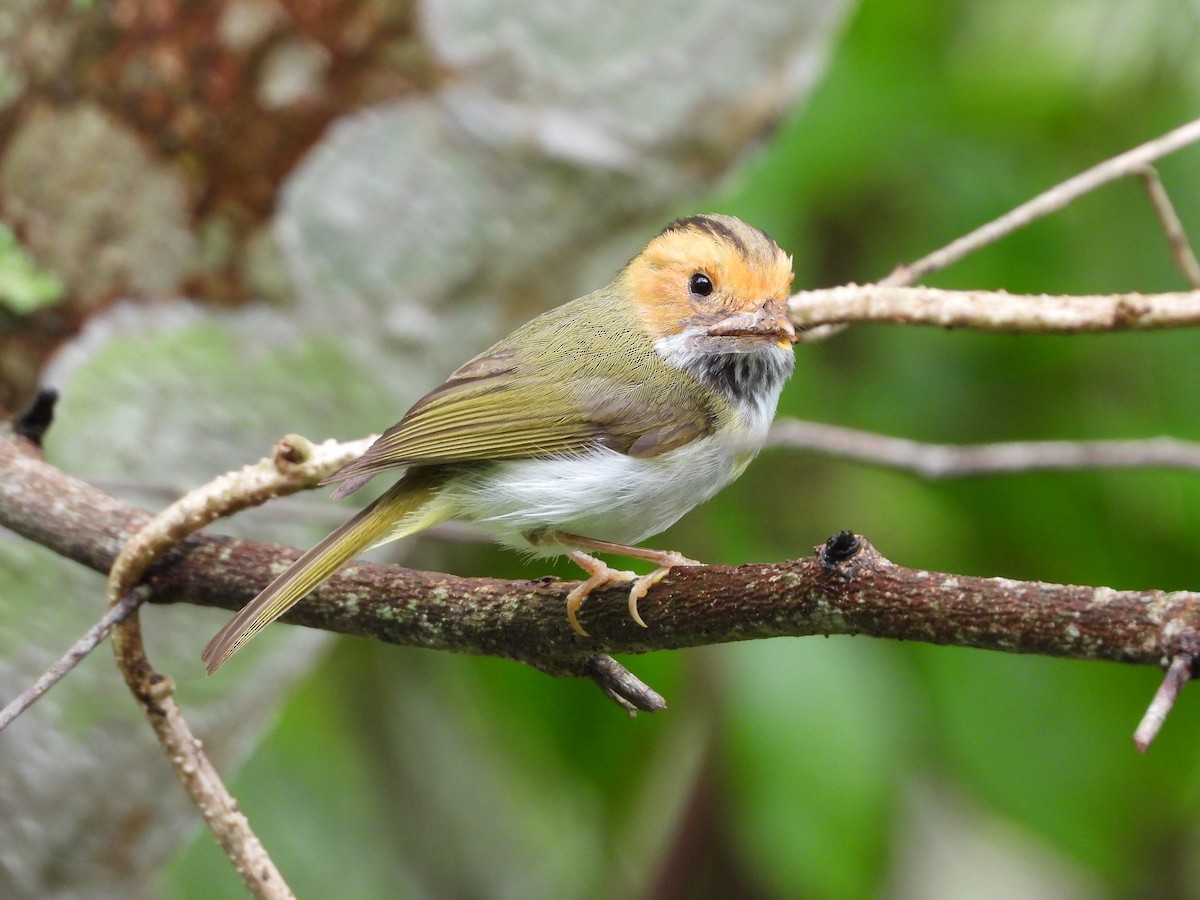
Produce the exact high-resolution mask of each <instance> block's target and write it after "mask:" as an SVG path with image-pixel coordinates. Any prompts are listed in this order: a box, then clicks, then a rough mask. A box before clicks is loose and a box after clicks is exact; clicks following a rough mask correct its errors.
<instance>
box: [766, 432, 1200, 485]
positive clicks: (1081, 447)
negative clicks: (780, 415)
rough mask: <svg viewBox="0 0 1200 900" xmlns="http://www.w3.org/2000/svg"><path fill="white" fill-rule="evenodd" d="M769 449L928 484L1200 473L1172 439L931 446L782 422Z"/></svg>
mask: <svg viewBox="0 0 1200 900" xmlns="http://www.w3.org/2000/svg"><path fill="white" fill-rule="evenodd" d="M767 446H768V447H787V448H789V449H793V450H813V451H816V452H818V453H825V454H828V455H830V456H836V457H841V458H843V459H852V460H856V461H858V462H863V463H869V464H872V465H880V466H888V467H891V468H894V469H903V470H905V471H909V472H915V473H917V474H918V475H922V476H924V477H925V478H960V477H963V476H968V475H987V474H997V473H1001V472H1033V471H1038V470H1043V471H1044V470H1048V469H1049V470H1062V469H1067V470H1075V469H1123V468H1143V469H1148V468H1171V469H1200V443H1194V442H1192V441H1184V440H1180V439H1178V438H1171V437H1155V438H1147V439H1145V440H1127V441H1004V442H998V443H994V444H932V443H925V442H923V441H914V440H909V439H908V438H899V437H890V436H888V435H884V434H877V433H876V432H873V431H860V430H858V429H856V428H845V427H842V426H840V425H826V424H823V423H819V422H803V421H801V420H799V419H779V420H777V421H776V422H775V424H774V425H773V426H772V427H771V433H770V435H769V436H768V437H767Z"/></svg>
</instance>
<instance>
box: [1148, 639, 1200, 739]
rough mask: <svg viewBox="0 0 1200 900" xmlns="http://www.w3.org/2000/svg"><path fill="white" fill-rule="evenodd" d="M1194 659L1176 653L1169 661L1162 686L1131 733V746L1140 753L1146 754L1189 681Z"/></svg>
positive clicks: (1188, 655)
mask: <svg viewBox="0 0 1200 900" xmlns="http://www.w3.org/2000/svg"><path fill="white" fill-rule="evenodd" d="M1195 659H1196V658H1195V655H1194V654H1192V653H1178V654H1176V655H1175V656H1174V657H1173V658H1172V659H1171V665H1170V666H1168V667H1167V673H1166V675H1164V676H1163V682H1162V684H1161V685H1159V688H1158V690H1157V691H1156V692H1155V694H1154V699H1153V700H1151V701H1150V707H1149V709H1147V710H1146V715H1144V716H1143V717H1142V721H1141V722H1140V723H1139V724H1138V727H1137V730H1136V731H1135V732H1134V733H1133V744H1134V746H1135V747H1137V748H1138V750H1140V751H1141V752H1142V753H1145V752H1146V750H1147V748H1149V746H1150V743H1151V742H1152V741H1153V740H1154V739H1155V738H1156V737H1157V736H1158V732H1159V729H1161V728H1162V726H1163V722H1165V721H1166V719H1167V713H1169V712H1170V711H1171V709H1172V708H1173V707H1174V706H1175V701H1176V700H1177V699H1178V697H1179V693H1180V691H1182V690H1183V688H1184V685H1186V684H1187V683H1188V681H1189V680H1190V679H1191V677H1192V664H1193V663H1194V662H1195Z"/></svg>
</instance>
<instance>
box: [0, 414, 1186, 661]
mask: <svg viewBox="0 0 1200 900" xmlns="http://www.w3.org/2000/svg"><path fill="white" fill-rule="evenodd" d="M148 518H149V513H147V512H145V511H143V510H140V509H137V508H136V507H133V506H131V505H129V504H127V503H124V502H122V501H120V500H117V499H115V498H113V497H111V496H109V495H107V494H105V493H104V492H102V491H100V490H98V489H96V488H94V487H92V486H90V485H88V484H86V483H84V482H82V481H80V480H78V479H76V478H72V477H71V476H69V475H67V474H65V473H63V472H61V471H60V470H58V469H56V468H55V467H54V466H52V465H50V464H48V463H46V462H45V461H44V460H42V459H41V457H40V455H39V452H38V450H37V448H36V447H35V446H34V445H32V444H31V443H29V442H28V441H26V440H23V439H21V438H19V437H16V436H15V435H13V434H12V433H11V432H8V433H6V434H5V435H4V436H3V437H2V438H0V525H3V526H5V527H7V528H10V529H11V530H13V531H15V532H17V533H19V534H21V535H23V536H25V537H27V538H28V539H30V540H33V541H35V542H37V543H39V544H42V545H44V546H46V547H48V548H50V549H51V550H53V551H55V552H57V553H59V554H61V555H63V556H66V557H69V558H71V559H74V560H76V561H78V562H81V563H83V564H84V565H87V566H89V567H91V568H93V569H96V570H97V571H100V572H104V571H107V569H108V568H109V567H110V566H111V565H112V563H113V560H114V559H115V558H116V555H117V553H118V552H119V550H120V548H121V546H122V544H123V543H124V542H125V541H126V540H127V539H128V538H129V536H130V535H131V534H132V533H133V532H134V531H136V530H137V529H138V528H139V527H141V525H143V524H144V523H145V522H146V521H147V520H148ZM297 556H298V551H295V550H291V549H286V548H282V547H278V546H273V545H268V544H263V543H259V542H255V541H247V540H238V539H234V538H229V537H221V536H215V535H204V534H200V535H194V536H192V537H189V538H188V539H186V540H185V541H184V543H183V544H182V545H181V546H180V547H179V548H177V549H176V550H173V551H171V552H170V553H169V554H168V555H167V556H166V557H165V558H164V559H163V561H162V562H160V563H158V564H156V565H155V566H154V567H152V568H151V569H150V571H149V572H148V573H147V576H146V580H145V582H144V587H145V588H146V589H147V590H148V591H149V596H150V599H151V601H152V602H167V603H169V602H180V601H186V602H191V603H196V604H200V605H205V606H217V607H222V608H224V609H230V610H233V609H238V608H240V607H241V606H242V605H243V604H245V603H246V602H247V601H248V600H250V599H251V598H252V597H253V596H254V595H255V594H256V593H257V592H258V591H259V590H260V589H261V587H262V586H263V585H264V584H266V583H267V582H268V581H270V579H271V578H273V577H274V576H275V575H276V574H278V573H279V572H280V571H282V569H283V567H284V566H286V565H287V564H288V563H290V562H291V561H292V560H294V559H295V558H296V557H297ZM571 586H572V584H571V583H568V582H559V581H554V580H547V579H537V580H533V581H501V580H496V579H486V578H459V577H456V576H453V575H445V574H439V573H430V572H418V571H413V570H410V569H404V568H401V567H398V566H385V565H375V564H362V565H354V566H350V567H348V568H346V569H344V570H343V571H342V572H341V573H339V574H338V575H336V576H335V577H334V578H332V579H330V581H329V582H328V583H326V584H325V585H324V586H323V587H322V588H320V589H319V590H318V591H317V592H316V593H315V594H314V595H313V596H312V597H310V598H309V599H307V600H306V601H304V602H302V603H300V604H299V605H298V606H297V607H296V608H295V609H294V610H293V611H292V612H291V613H290V614H289V615H288V616H287V617H286V621H289V622H292V623H295V624H301V625H308V626H311V627H316V628H323V629H326V630H330V631H336V632H341V633H344V634H354V635H359V636H363V637H369V638H374V639H376V640H382V641H386V642H389V643H395V644H406V645H411V646H419V647H426V648H430V649H439V650H449V651H453V652H459V653H471V654H486V655H492V656H500V657H507V658H510V659H516V660H520V661H523V662H526V663H529V664H530V665H533V666H536V667H537V668H539V669H541V670H543V671H546V672H549V673H552V674H557V675H572V676H583V677H592V678H594V677H595V675H596V673H595V672H593V671H591V670H590V669H589V665H590V663H589V662H588V661H589V660H591V659H592V658H593V657H594V656H595V655H596V654H609V653H644V652H648V651H651V650H669V649H678V648H683V647H694V646H701V645H706V644H717V643H724V642H728V641H739V640H749V639H754V638H766V637H777V636H784V635H793V636H798V635H811V634H825V635H831V634H864V635H871V636H875V637H883V638H894V639H901V640H917V641H926V642H931V643H937V644H953V645H958V646H968V647H983V648H989V649H994V650H1004V651H1008V652H1017V653H1039V654H1046V655H1052V656H1063V657H1073V658H1079V659H1106V660H1116V661H1121V662H1129V663H1139V664H1146V665H1154V666H1163V665H1166V663H1167V662H1168V661H1169V660H1170V659H1172V658H1173V657H1175V656H1176V655H1177V654H1178V653H1179V652H1184V651H1190V650H1191V649H1193V648H1194V647H1195V645H1196V641H1197V632H1198V630H1200V595H1198V594H1195V593H1191V592H1163V591H1154V590H1149V591H1114V590H1111V589H1109V588H1102V587H1078V586H1069V585H1057V584H1043V583H1039V582H1021V581H1010V580H1007V579H1001V578H976V577H971V576H963V575H950V574H943V573H937V572H927V571H921V570H916V569H909V568H905V567H903V566H897V565H895V564H893V563H891V562H889V561H888V560H887V559H885V558H883V557H882V556H881V555H880V554H879V553H878V552H876V551H875V549H874V548H873V547H871V546H870V545H869V544H868V543H867V542H866V541H865V540H863V539H861V538H858V537H856V536H853V535H837V536H835V537H834V538H831V539H830V541H829V542H827V544H826V545H825V547H823V548H821V549H820V551H819V552H818V553H816V554H815V555H813V556H809V557H806V558H802V559H797V560H792V561H788V562H782V563H775V564H771V565H745V566H737V567H725V566H708V567H699V568H681V569H677V570H676V571H674V572H673V573H672V574H671V575H670V576H668V577H667V578H666V579H664V580H663V581H662V582H661V583H660V584H658V585H657V586H656V587H655V588H654V589H652V590H651V591H650V593H649V594H648V595H647V596H646V598H645V599H644V600H643V601H642V604H641V611H642V614H643V616H644V617H645V619H646V621H647V622H648V623H649V624H650V627H649V628H640V627H638V626H637V625H636V624H635V623H633V622H632V621H630V619H629V617H628V614H627V612H626V607H625V602H624V600H625V597H624V593H625V592H624V591H623V590H622V589H621V588H620V587H619V586H618V587H616V588H613V589H611V590H605V591H599V592H597V593H596V594H595V595H593V596H592V597H590V598H589V599H588V601H587V603H586V604H585V605H584V608H583V611H582V616H581V618H582V620H583V622H584V624H585V627H586V628H587V629H588V631H589V632H590V633H591V637H589V638H582V637H580V636H578V635H576V634H575V633H574V632H572V631H571V629H570V628H569V627H568V626H567V622H566V614H565V601H566V595H567V592H568V591H569V590H570V588H571ZM206 638H207V635H197V636H196V650H197V654H198V653H199V650H200V647H201V646H202V645H203V643H204V640H205V639H206ZM197 665H199V662H197Z"/></svg>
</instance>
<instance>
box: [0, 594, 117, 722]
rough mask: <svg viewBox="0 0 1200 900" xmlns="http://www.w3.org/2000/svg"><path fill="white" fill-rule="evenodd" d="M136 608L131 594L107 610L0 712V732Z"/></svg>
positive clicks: (85, 656) (79, 661)
mask: <svg viewBox="0 0 1200 900" xmlns="http://www.w3.org/2000/svg"><path fill="white" fill-rule="evenodd" d="M137 607H138V600H137V598H136V597H135V596H133V595H132V594H130V595H128V596H126V597H123V598H122V599H121V600H120V601H118V603H117V604H116V605H115V606H110V607H109V608H108V609H107V610H105V613H104V615H103V616H101V617H100V620H99V621H98V622H97V623H96V624H95V625H93V626H92V627H91V628H89V629H88V630H87V632H86V633H85V634H84V635H83V637H81V638H80V639H79V640H78V641H76V642H75V643H74V644H73V645H72V646H71V649H70V650H68V651H67V652H66V653H64V654H63V655H62V656H61V657H59V659H58V661H57V662H55V663H54V665H52V666H51V667H50V668H49V669H47V670H46V671H45V672H43V673H42V674H41V675H40V676H38V679H37V681H35V682H34V683H33V684H31V685H30V686H29V687H27V688H26V689H25V690H23V691H21V693H20V694H18V695H17V696H16V697H15V698H13V700H12V702H11V703H9V704H8V706H6V707H4V709H3V710H0V731H3V730H4V729H5V728H6V727H7V726H8V724H9V723H10V722H12V721H13V720H14V719H16V718H17V716H19V715H21V713H23V712H25V710H27V709H29V707H30V706H32V705H33V704H34V703H35V702H37V701H38V700H39V699H40V698H41V697H42V695H44V694H45V693H46V691H48V690H50V688H52V687H54V685H56V684H58V682H59V681H61V680H62V677H63V676H64V675H66V674H67V673H68V672H70V671H71V670H72V669H74V668H75V667H76V666H77V665H79V664H80V663H81V662H83V660H84V659H85V658H87V655H88V654H89V653H91V652H92V651H93V650H95V649H96V647H97V646H98V645H99V644H100V642H101V641H103V640H104V639H105V638H106V637H108V635H109V632H111V631H112V630H113V628H115V627H116V625H117V623H118V622H120V621H121V620H122V619H124V618H125V617H126V616H128V615H129V614H130V613H132V612H133V611H134V610H135V609H137Z"/></svg>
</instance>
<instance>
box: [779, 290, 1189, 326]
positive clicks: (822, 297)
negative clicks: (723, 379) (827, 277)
mask: <svg viewBox="0 0 1200 900" xmlns="http://www.w3.org/2000/svg"><path fill="white" fill-rule="evenodd" d="M788 315H789V317H790V318H791V320H792V323H793V324H794V325H795V326H796V328H797V329H809V328H812V327H813V326H815V325H828V324H841V323H846V322H891V323H894V324H899V325H933V326H937V327H940V328H974V329H978V330H980V331H1000V332H1007V333H1020V334H1085V333H1100V332H1105V333H1108V332H1114V331H1150V330H1156V329H1165V328H1184V327H1189V326H1195V325H1200V291H1183V292H1176V293H1166V294H1138V293H1130V294H1097V295H1091V296H1088V295H1066V296H1060V295H1049V294H1009V293H1006V292H1005V291H947V290H941V289H939V288H931V287H889V286H887V285H884V284H867V285H857V284H848V285H842V286H840V287H832V288H822V289H819V290H812V291H800V292H799V293H796V294H793V295H792V297H791V298H790V299H789V300H788Z"/></svg>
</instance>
